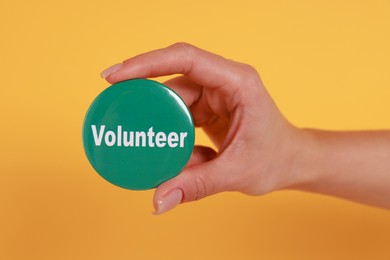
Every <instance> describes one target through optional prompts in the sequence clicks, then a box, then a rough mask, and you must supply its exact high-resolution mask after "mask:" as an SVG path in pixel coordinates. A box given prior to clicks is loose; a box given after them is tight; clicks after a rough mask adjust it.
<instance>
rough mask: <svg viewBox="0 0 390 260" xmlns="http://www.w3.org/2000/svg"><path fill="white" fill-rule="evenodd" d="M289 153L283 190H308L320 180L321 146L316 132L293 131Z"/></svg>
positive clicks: (297, 129) (308, 130)
mask: <svg viewBox="0 0 390 260" xmlns="http://www.w3.org/2000/svg"><path fill="white" fill-rule="evenodd" d="M292 131H293V133H292V137H290V138H289V139H290V141H289V142H290V144H289V151H288V154H289V155H288V158H289V159H288V162H289V163H288V164H287V165H288V169H286V170H285V172H286V174H287V178H286V180H287V181H286V182H285V183H284V185H283V186H282V188H281V189H298V190H301V189H306V187H308V186H311V185H314V184H315V183H316V181H317V180H318V179H319V176H318V175H319V172H318V161H319V159H320V158H321V145H320V142H319V139H318V137H317V136H316V133H315V131H313V130H311V129H299V128H295V127H294V129H293V130H292Z"/></svg>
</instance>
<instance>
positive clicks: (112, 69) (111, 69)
mask: <svg viewBox="0 0 390 260" xmlns="http://www.w3.org/2000/svg"><path fill="white" fill-rule="evenodd" d="M122 66H123V63H118V64H115V65H112V66H111V67H109V68H107V69H105V70H103V71H102V72H101V73H100V76H101V77H102V78H107V77H108V76H110V75H111V74H112V73H114V72H115V71H118V70H119V69H120V68H122Z"/></svg>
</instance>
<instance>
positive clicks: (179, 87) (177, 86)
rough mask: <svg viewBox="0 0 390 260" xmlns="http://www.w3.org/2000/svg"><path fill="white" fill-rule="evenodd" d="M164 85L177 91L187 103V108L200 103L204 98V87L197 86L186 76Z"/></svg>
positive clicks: (166, 82) (171, 80)
mask: <svg viewBox="0 0 390 260" xmlns="http://www.w3.org/2000/svg"><path fill="white" fill-rule="evenodd" d="M164 85H166V86H168V87H169V88H170V89H172V90H173V91H175V92H176V93H177V94H178V95H179V96H180V97H181V98H182V99H183V101H184V103H186V105H187V107H190V106H192V104H194V103H196V102H198V100H199V99H200V98H201V96H202V89H203V88H202V86H199V85H198V84H195V83H194V82H192V81H191V80H189V79H188V78H186V77H184V76H179V77H176V78H173V79H170V80H167V81H165V82H164Z"/></svg>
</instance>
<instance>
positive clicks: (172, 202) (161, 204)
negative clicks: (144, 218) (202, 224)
mask: <svg viewBox="0 0 390 260" xmlns="http://www.w3.org/2000/svg"><path fill="white" fill-rule="evenodd" d="M182 199H183V192H182V191H181V190H180V189H175V190H173V191H171V192H170V193H168V194H167V195H166V196H164V197H163V198H162V199H161V200H159V201H157V208H156V211H155V212H154V214H155V215H160V214H163V213H165V212H167V211H169V210H171V209H173V208H174V207H176V206H177V205H179V204H180V202H181V201H182Z"/></svg>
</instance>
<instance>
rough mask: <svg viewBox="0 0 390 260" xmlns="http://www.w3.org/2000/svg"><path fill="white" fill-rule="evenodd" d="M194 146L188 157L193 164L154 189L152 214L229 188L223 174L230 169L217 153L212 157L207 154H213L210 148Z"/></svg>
mask: <svg viewBox="0 0 390 260" xmlns="http://www.w3.org/2000/svg"><path fill="white" fill-rule="evenodd" d="M195 148H196V149H194V152H193V154H192V156H191V159H190V162H191V161H192V162H193V163H192V165H190V166H188V167H186V168H185V169H184V170H183V171H182V172H181V173H180V174H179V175H178V176H176V177H175V178H173V179H170V180H168V181H166V182H164V183H163V184H161V185H160V186H159V187H158V188H157V189H156V191H155V193H154V198H153V205H154V208H155V210H156V211H155V214H157V215H159V214H162V213H165V212H167V211H169V210H171V209H173V208H174V207H176V206H177V205H179V204H180V203H183V202H190V201H195V200H199V199H202V198H204V197H206V196H209V195H212V194H215V193H218V192H222V191H225V190H227V189H228V187H229V183H228V180H229V178H227V176H226V175H225V174H224V173H225V172H226V171H228V170H229V169H228V168H229V166H228V164H225V163H224V160H223V159H222V158H220V157H217V158H214V159H211V158H210V154H214V155H215V152H214V151H213V150H212V149H211V148H206V147H195ZM210 150H211V151H210ZM214 157H215V156H214ZM193 158H196V159H193ZM210 159H211V160H210ZM202 160H203V161H202ZM221 173H223V174H221Z"/></svg>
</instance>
